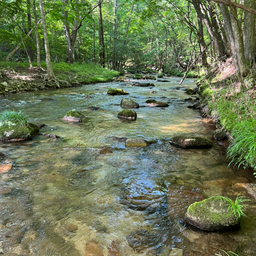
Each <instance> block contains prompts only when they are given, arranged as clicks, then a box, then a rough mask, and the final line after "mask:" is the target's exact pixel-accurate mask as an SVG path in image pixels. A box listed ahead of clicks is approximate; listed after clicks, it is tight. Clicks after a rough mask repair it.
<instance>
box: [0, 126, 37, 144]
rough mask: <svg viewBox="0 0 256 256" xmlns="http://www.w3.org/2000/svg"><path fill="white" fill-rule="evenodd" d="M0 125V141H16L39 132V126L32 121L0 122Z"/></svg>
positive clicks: (29, 137) (31, 136)
mask: <svg viewBox="0 0 256 256" xmlns="http://www.w3.org/2000/svg"><path fill="white" fill-rule="evenodd" d="M1 124H2V125H0V141H3V142H17V141H24V140H30V139H32V138H33V137H34V136H35V135H37V134H39V128H38V126H37V125H35V124H32V123H27V122H26V123H23V124H19V123H16V124H15V123H12V122H8V123H5V124H3V123H1Z"/></svg>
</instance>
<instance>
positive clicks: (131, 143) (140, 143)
mask: <svg viewBox="0 0 256 256" xmlns="http://www.w3.org/2000/svg"><path fill="white" fill-rule="evenodd" d="M149 144H150V143H149V142H147V141H145V140H142V139H127V140H126V142H125V146H126V147H141V148H143V147H146V146H148V145H149Z"/></svg>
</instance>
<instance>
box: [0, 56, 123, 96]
mask: <svg viewBox="0 0 256 256" xmlns="http://www.w3.org/2000/svg"><path fill="white" fill-rule="evenodd" d="M53 70H54V73H55V76H56V79H55V80H49V79H48V77H47V72H46V66H45V64H42V69H37V68H34V67H33V68H30V67H29V64H28V63H22V62H3V61H2V62H0V95H6V94H10V93H17V92H23V91H38V90H46V89H56V88H65V87H75V86H80V85H84V84H91V83H100V82H109V81H112V80H113V77H115V76H118V75H119V72H117V71H113V70H108V69H105V68H101V67H98V66H97V65H94V64H72V65H71V64H67V63H53Z"/></svg>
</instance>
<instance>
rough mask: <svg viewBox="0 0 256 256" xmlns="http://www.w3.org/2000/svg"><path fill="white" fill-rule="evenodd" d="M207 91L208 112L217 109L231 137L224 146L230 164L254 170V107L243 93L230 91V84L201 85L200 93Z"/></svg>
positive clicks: (255, 117)
mask: <svg viewBox="0 0 256 256" xmlns="http://www.w3.org/2000/svg"><path fill="white" fill-rule="evenodd" d="M206 94H209V95H210V96H209V97H208V103H209V113H208V114H210V115H211V114H212V113H214V112H217V114H218V119H219V122H220V124H221V126H223V127H224V128H225V129H226V130H227V131H229V132H230V133H231V136H232V140H231V142H230V144H229V147H228V149H227V156H228V158H229V159H230V164H235V165H238V166H243V167H244V168H246V167H252V168H253V169H254V170H256V106H255V102H254V100H252V99H251V97H250V95H249V94H248V93H247V92H246V91H245V92H239V93H234V89H233V88H232V87H228V88H222V89H212V88H211V89H210V88H209V87H207V88H205V89H204V90H203V91H202V92H201V95H206Z"/></svg>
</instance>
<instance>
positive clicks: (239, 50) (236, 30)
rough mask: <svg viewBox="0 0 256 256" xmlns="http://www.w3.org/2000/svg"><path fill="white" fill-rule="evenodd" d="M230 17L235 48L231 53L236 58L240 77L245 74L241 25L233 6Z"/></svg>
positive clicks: (231, 6)
mask: <svg viewBox="0 0 256 256" xmlns="http://www.w3.org/2000/svg"><path fill="white" fill-rule="evenodd" d="M230 17H231V25H232V28H233V35H234V42H235V45H234V46H235V47H234V49H232V52H233V53H234V55H235V56H236V58H237V65H238V66H237V68H238V70H237V71H238V72H239V73H240V75H241V76H245V75H246V74H247V68H246V61H245V55H244V42H243V36H242V29H241V24H240V22H239V20H238V16H237V9H236V7H234V6H233V5H230Z"/></svg>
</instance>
